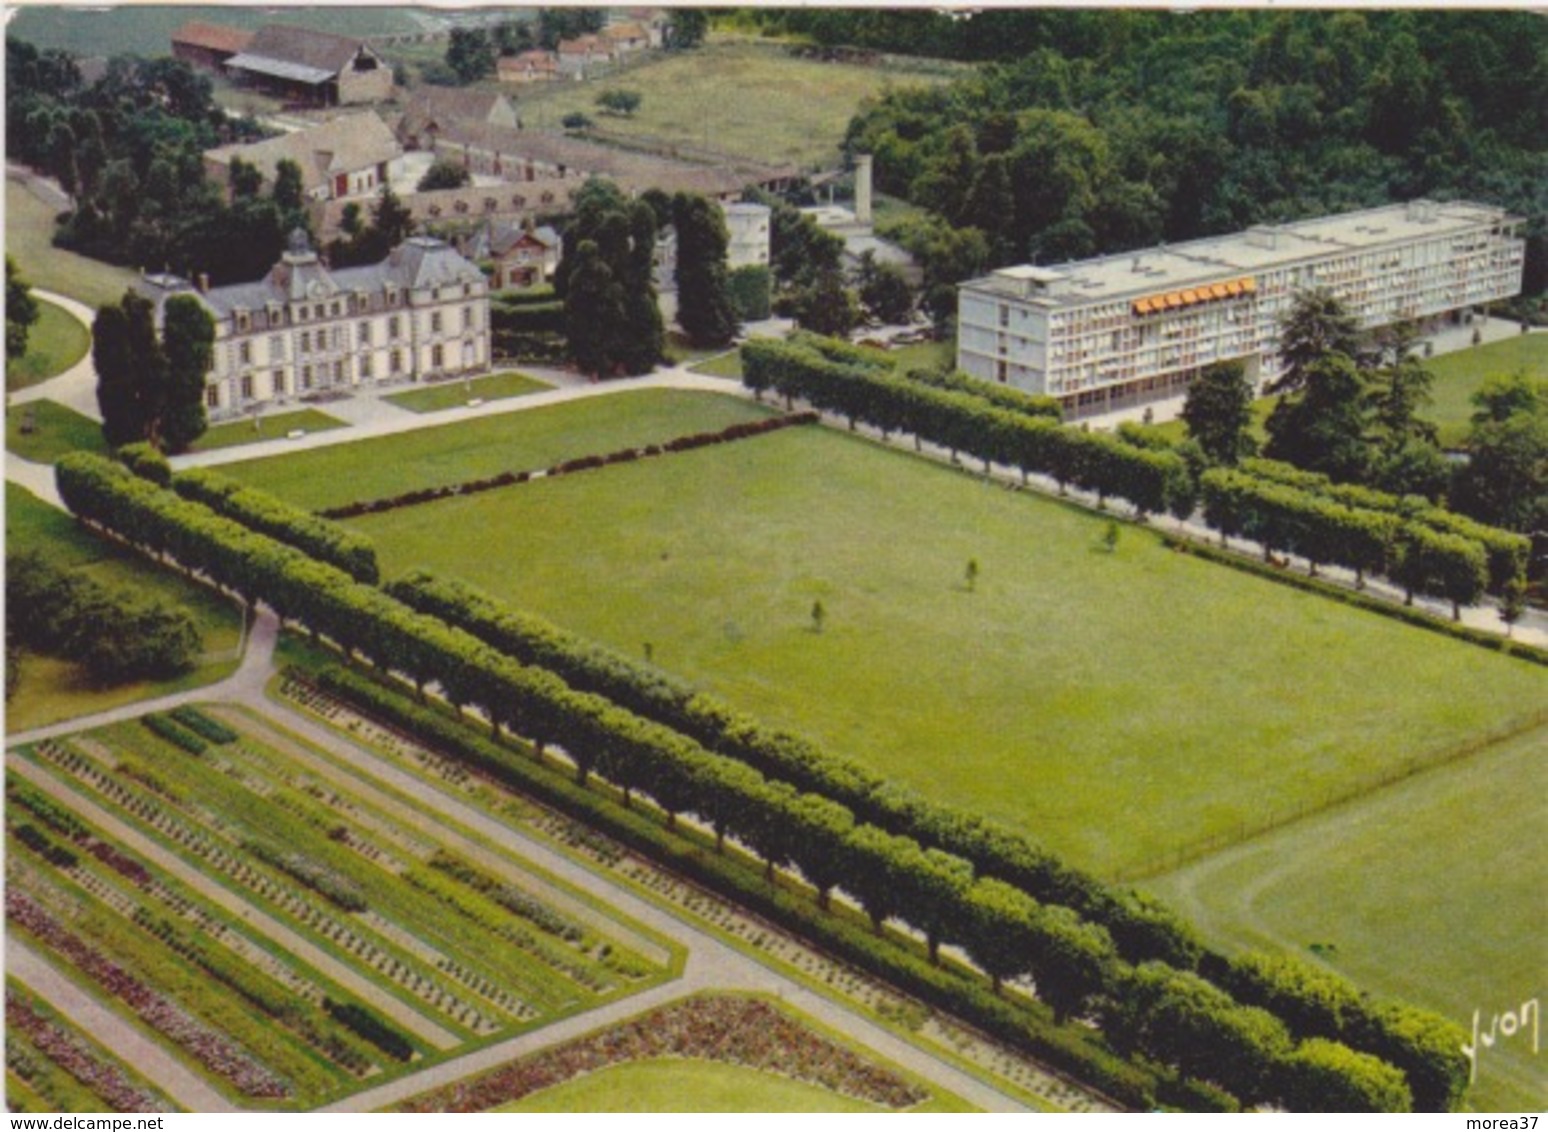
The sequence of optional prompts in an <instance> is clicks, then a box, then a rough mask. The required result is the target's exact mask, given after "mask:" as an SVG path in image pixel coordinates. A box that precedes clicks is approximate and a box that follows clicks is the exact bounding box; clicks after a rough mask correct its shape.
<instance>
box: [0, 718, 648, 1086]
mask: <svg viewBox="0 0 1548 1132" xmlns="http://www.w3.org/2000/svg"><path fill="white" fill-rule="evenodd" d="M235 722H240V721H235ZM153 727H154V729H153ZM287 747H289V748H290V749H292V750H294V751H297V752H299V751H301V750H302V748H300V747H298V746H295V745H293V744H289V743H287ZM7 801H8V805H7V807H6V848H7V868H6V879H7V894H6V913H7V921H8V926H9V928H10V930H11V931H12V932H13V933H15V934H16V936H17V937H18V938H19V939H20V940H21V941H22V942H23V943H24V944H25V945H26V946H28V947H30V948H31V949H32V950H34V951H35V952H37V953H38V954H40V955H42V956H45V957H46V958H47V959H48V961H49V962H50V963H51V964H52V965H54V966H55V967H56V968H57V969H59V970H60V971H62V972H64V973H66V974H68V975H69V976H70V977H71V978H73V979H75V980H77V981H78V982H80V983H81V984H82V985H84V986H86V987H88V988H89V989H90V990H91V991H92V992H93V993H94V994H95V995H96V996H97V997H99V998H101V999H103V1000H105V1001H107V1002H108V1003H110V1004H111V1005H112V1006H113V1007H114V1008H115V1009H116V1010H118V1011H119V1012H120V1013H121V1014H124V1015H126V1016H128V1017H129V1018H131V1019H133V1020H135V1022H136V1023H137V1024H138V1025H139V1026H140V1027H142V1028H143V1029H146V1030H148V1031H149V1032H150V1033H151V1034H153V1035H154V1036H156V1037H157V1038H158V1039H159V1040H161V1041H162V1042H163V1043H168V1044H170V1045H171V1046H172V1047H175V1049H176V1051H177V1053H178V1055H179V1057H180V1058H181V1059H182V1060H184V1061H187V1062H189V1063H190V1064H191V1065H193V1066H195V1067H197V1068H198V1070H199V1071H200V1072H201V1074H202V1075H203V1076H205V1077H206V1078H207V1079H208V1080H209V1081H210V1082H211V1083H212V1084H213V1085H214V1086H215V1087H217V1088H218V1089H220V1090H221V1091H222V1092H223V1093H225V1094H226V1095H228V1096H230V1097H231V1098H232V1100H233V1102H234V1103H237V1104H239V1105H241V1106H243V1107H252V1106H259V1107H267V1106H274V1105H284V1106H289V1105H296V1106H302V1107H310V1106H311V1105H314V1104H317V1103H321V1102H323V1101H325V1100H328V1099H332V1098H336V1097H338V1096H341V1095H344V1094H346V1093H348V1092H351V1091H353V1090H354V1088H355V1087H357V1086H358V1084H359V1083H361V1082H363V1081H365V1080H366V1079H380V1077H381V1075H382V1074H391V1073H393V1072H395V1071H398V1070H400V1069H402V1068H403V1067H404V1066H405V1065H406V1064H407V1063H409V1062H420V1061H422V1059H424V1058H433V1057H437V1056H439V1055H441V1054H442V1053H444V1052H447V1051H451V1050H455V1049H458V1048H460V1047H462V1046H463V1045H465V1044H466V1043H469V1042H474V1041H479V1040H481V1039H483V1038H485V1037H490V1036H493V1035H496V1034H501V1033H506V1032H510V1031H512V1030H515V1029H526V1028H530V1027H532V1026H535V1025H539V1024H542V1023H543V1022H546V1021H549V1020H552V1019H554V1018H556V1017H559V1016H562V1015H564V1014H568V1013H571V1012H574V1011H576V1010H581V1009H586V1008H588V1007H590V1006H593V1005H595V1004H597V1003H598V1002H602V1001H606V1000H608V999H611V998H614V997H618V996H621V995H627V994H631V993H634V992H635V991H637V990H639V989H643V987H645V986H647V985H650V984H651V983H653V982H654V981H656V979H657V978H658V977H659V976H661V975H662V974H664V970H663V967H662V966H661V965H660V964H655V963H652V962H651V961H650V960H649V959H647V958H646V957H644V956H641V955H639V954H636V953H635V952H634V951H632V950H630V948H629V947H628V946H626V945H624V944H622V943H620V941H619V940H618V939H617V938H613V937H610V936H608V935H607V934H605V933H604V932H603V931H601V930H599V928H598V926H597V922H596V921H595V920H593V921H591V922H586V923H581V922H579V921H578V920H576V919H574V918H572V917H570V916H567V915H566V914H564V913H563V912H561V911H556V910H555V909H554V908H553V907H551V906H550V905H549V904H548V903H546V902H545V901H544V900H543V899H541V898H539V896H536V895H534V894H533V893H534V891H536V890H538V889H539V888H540V886H539V885H537V884H534V885H532V886H523V885H522V884H521V883H520V877H521V871H520V869H519V867H517V866H515V865H514V864H513V863H511V862H505V864H504V867H503V868H501V869H498V870H496V869H494V868H491V867H488V866H485V865H483V864H474V863H472V862H470V861H469V860H467V859H465V858H464V857H462V856H459V855H458V854H457V853H455V852H452V851H450V850H449V849H448V848H447V845H445V844H443V843H442V838H441V837H440V836H439V835H438V834H439V833H443V832H446V831H444V830H438V827H437V826H436V824H435V823H434V822H433V821H430V820H428V819H427V820H424V821H417V822H407V821H403V820H396V819H395V817H392V816H388V815H387V814H385V813H383V812H382V811H381V810H380V809H378V808H376V807H375V806H374V805H372V804H371V803H370V802H368V801H367V800H366V799H365V798H363V797H361V796H358V795H355V794H352V793H350V792H348V791H347V790H344V789H341V788H340V784H339V783H338V782H336V781H332V780H325V779H324V778H322V777H320V776H319V775H317V774H315V773H313V772H312V771H311V770H309V769H308V768H307V766H306V765H305V764H304V763H303V762H302V761H300V760H298V759H297V758H295V757H293V756H292V755H287V754H286V753H284V752H282V751H280V750H277V749H276V748H275V747H274V746H272V745H270V744H268V743H265V742H262V741H260V740H259V739H258V738H256V737H255V736H254V735H253V734H250V733H248V732H247V731H245V730H236V729H233V728H231V727H228V726H227V724H226V723H223V722H221V721H219V720H216V719H214V718H211V717H210V716H207V715H203V714H201V713H198V712H188V711H186V710H182V711H179V712H178V713H176V717H175V718H174V717H172V716H157V717H147V719H144V720H141V721H138V722H130V723H125V724H119V725H115V726H112V727H107V728H103V729H101V730H99V731H96V732H93V733H91V734H89V735H82V736H76V737H72V738H70V739H65V740H54V741H49V742H43V743H39V744H37V745H35V746H30V747H24V748H21V749H20V750H19V751H18V752H15V753H14V755H13V761H12V767H11V774H10V775H9V776H8V788H7ZM513 876H515V877H516V878H517V879H515V880H513V879H512V877H513ZM534 880H535V878H534ZM34 989H38V990H41V989H42V988H34ZM58 1048H61V1049H62V1048H63V1047H62V1046H60V1047H58ZM26 1052H27V1053H28V1054H29V1056H31V1057H32V1058H33V1060H34V1061H36V1060H37V1059H38V1058H44V1059H45V1060H48V1057H47V1054H46V1052H44V1051H40V1050H39V1049H37V1048H31V1049H29V1050H28V1051H26ZM35 1076H39V1075H35ZM22 1083H23V1084H24V1085H25V1084H26V1082H25V1080H24V1081H23V1082H22ZM42 1095H43V1094H40V1096H42ZM44 1099H45V1100H46V1099H47V1098H46V1096H45V1097H44ZM82 1103H84V1102H82Z"/></svg>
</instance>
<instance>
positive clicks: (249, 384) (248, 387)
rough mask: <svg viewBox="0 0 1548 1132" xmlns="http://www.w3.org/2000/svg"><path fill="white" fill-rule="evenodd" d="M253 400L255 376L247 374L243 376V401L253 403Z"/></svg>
mask: <svg viewBox="0 0 1548 1132" xmlns="http://www.w3.org/2000/svg"><path fill="white" fill-rule="evenodd" d="M252 399H253V375H252V374H250V373H246V374H243V375H242V400H244V401H251V400H252Z"/></svg>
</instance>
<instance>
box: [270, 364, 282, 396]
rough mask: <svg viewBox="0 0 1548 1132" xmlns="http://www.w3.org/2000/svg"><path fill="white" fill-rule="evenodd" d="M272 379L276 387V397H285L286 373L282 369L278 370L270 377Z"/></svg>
mask: <svg viewBox="0 0 1548 1132" xmlns="http://www.w3.org/2000/svg"><path fill="white" fill-rule="evenodd" d="M270 377H271V378H272V381H273V385H274V396H276V397H283V396H284V395H285V371H284V370H282V369H277V370H275V371H274V372H273V373H272V374H271V375H270Z"/></svg>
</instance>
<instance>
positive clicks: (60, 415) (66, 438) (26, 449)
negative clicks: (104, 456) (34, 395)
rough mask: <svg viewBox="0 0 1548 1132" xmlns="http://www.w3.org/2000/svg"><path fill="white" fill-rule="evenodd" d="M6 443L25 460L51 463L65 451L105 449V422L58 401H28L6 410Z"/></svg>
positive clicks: (8, 448) (102, 450)
mask: <svg viewBox="0 0 1548 1132" xmlns="http://www.w3.org/2000/svg"><path fill="white" fill-rule="evenodd" d="M5 446H6V448H7V450H9V451H11V452H14V453H16V454H17V455H18V456H20V457H21V458H22V459H23V460H31V461H33V462H34V463H37V464H52V463H53V462H54V461H55V460H57V459H59V457H61V456H63V455H64V454H65V453H66V452H74V451H76V450H77V449H85V450H86V451H87V452H106V451H107V441H106V440H104V439H103V438H102V425H101V423H100V422H98V421H94V420H92V419H91V418H90V417H87V416H82V415H81V414H80V413H77V412H76V411H75V410H74V409H72V408H70V407H69V406H68V405H61V404H60V403H59V402H58V401H29V402H27V403H26V404H24V405H13V406H10V407H8V408H7V409H6V411H5Z"/></svg>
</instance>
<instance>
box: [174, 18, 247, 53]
mask: <svg viewBox="0 0 1548 1132" xmlns="http://www.w3.org/2000/svg"><path fill="white" fill-rule="evenodd" d="M252 39H253V33H252V32H250V31H248V30H247V29H246V28H233V27H227V26H226V25H224V24H206V23H202V22H201V21H199V20H190V21H189V22H188V23H186V24H184V25H183V26H182V27H180V28H178V29H177V30H176V31H175V32H173V33H172V42H173V44H179V43H182V44H186V45H188V46H189V47H203V48H205V49H206V50H209V51H229V52H230V53H231V54H233V55H235V54H237V53H238V52H240V51H245V50H247V45H248V44H249V43H251V42H252Z"/></svg>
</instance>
